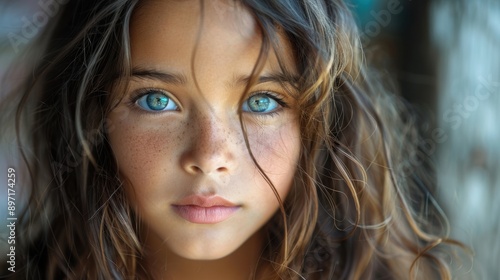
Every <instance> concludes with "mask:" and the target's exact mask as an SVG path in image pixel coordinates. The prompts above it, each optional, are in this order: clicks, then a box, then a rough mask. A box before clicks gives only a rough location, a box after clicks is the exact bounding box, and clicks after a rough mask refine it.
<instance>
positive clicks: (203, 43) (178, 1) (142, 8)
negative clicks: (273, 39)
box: [130, 0, 294, 72]
mask: <svg viewBox="0 0 500 280" xmlns="http://www.w3.org/2000/svg"><path fill="white" fill-rule="evenodd" d="M130 36H131V54H132V65H133V66H139V67H142V66H147V67H149V68H151V67H153V68H164V67H169V68H173V69H176V70H181V71H187V70H188V69H186V66H190V65H191V62H192V60H193V58H195V62H196V63H195V65H194V66H195V69H196V70H197V71H198V70H199V71H205V70H207V71H214V70H213V69H209V68H214V67H215V68H217V67H223V65H226V66H225V67H227V65H231V67H232V68H233V69H232V70H234V71H237V72H248V69H243V68H248V65H252V68H253V65H255V63H256V62H257V58H258V56H259V52H260V48H261V44H262V33H261V29H260V28H259V25H258V23H257V21H256V20H255V17H254V16H253V14H252V12H251V11H250V10H249V9H248V8H246V7H245V6H243V5H242V4H241V3H240V2H239V1H230V0H229V1H227V0H210V1H203V0H202V1H200V0H175V1H174V0H170V1H168V0H167V1H155V0H146V1H142V2H140V5H139V6H138V7H137V8H136V10H135V11H134V14H133V17H132V20H131V26H130ZM279 41H280V44H281V45H282V46H283V47H284V48H283V49H282V50H280V52H282V53H280V55H282V56H283V57H284V62H285V65H286V66H287V67H290V68H292V69H293V68H294V63H293V59H292V55H291V48H290V46H289V44H288V42H287V41H286V40H285V39H284V36H279ZM276 60H277V58H276V54H275V52H274V51H273V50H271V51H270V53H268V63H267V67H270V68H273V67H274V68H275V67H276V66H277V65H278V63H277V61H276ZM238 65H239V66H240V67H238ZM207 68H208V69H207ZM187 72H188V71H187Z"/></svg>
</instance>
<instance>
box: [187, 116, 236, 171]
mask: <svg viewBox="0 0 500 280" xmlns="http://www.w3.org/2000/svg"><path fill="white" fill-rule="evenodd" d="M226 119H227V118H226ZM238 123H239V122H238ZM232 126H234V124H231V121H230V120H223V119H222V118H220V117H216V116H215V115H214V114H213V113H212V114H211V115H210V116H202V115H200V114H197V115H196V116H193V117H192V118H191V119H190V123H189V124H188V125H187V128H188V129H187V130H188V131H187V133H188V134H189V135H190V140H186V141H187V142H188V143H186V144H188V145H187V148H186V149H185V150H184V151H183V153H182V154H181V158H180V164H181V167H182V169H183V170H185V171H186V172H187V173H189V174H193V175H196V174H206V175H208V174H224V173H230V172H231V171H232V170H234V169H235V168H236V164H237V162H236V158H235V151H236V150H235V146H237V144H236V142H237V135H238V134H239V133H238V130H236V129H234V128H233V127H232Z"/></svg>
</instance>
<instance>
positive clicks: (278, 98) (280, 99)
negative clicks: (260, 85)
mask: <svg viewBox="0 0 500 280" xmlns="http://www.w3.org/2000/svg"><path fill="white" fill-rule="evenodd" d="M257 95H264V96H266V97H269V98H271V99H273V100H274V101H276V103H278V105H279V106H281V107H280V108H277V109H276V110H274V111H272V112H269V113H261V114H259V113H254V114H252V115H255V116H257V117H260V118H267V117H273V116H275V115H276V114H279V113H280V112H281V110H282V109H283V108H289V106H288V104H287V103H286V102H285V100H284V98H283V97H281V96H280V95H279V94H278V93H275V92H272V91H266V90H263V91H257V92H254V93H252V94H251V95H250V96H248V97H247V98H246V99H245V100H244V102H247V101H248V100H249V99H250V98H252V97H254V96H257ZM242 113H250V112H244V111H242Z"/></svg>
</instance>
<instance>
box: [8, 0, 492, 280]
mask: <svg viewBox="0 0 500 280" xmlns="http://www.w3.org/2000/svg"><path fill="white" fill-rule="evenodd" d="M0 1H1V2H0V42H7V44H1V46H0V76H1V75H2V74H3V73H4V71H5V69H6V67H7V65H8V64H9V62H10V61H11V60H12V58H13V57H14V56H15V55H16V54H18V53H19V51H21V50H22V49H23V48H24V47H26V45H27V44H28V43H29V42H30V40H31V39H32V38H34V37H35V36H36V34H37V33H38V29H39V28H43V26H45V24H46V21H45V19H50V18H51V17H52V16H53V15H52V14H51V11H50V10H47V9H44V7H42V6H41V5H40V4H39V1H38V0H18V1H9V0H0ZM50 1H51V0H47V1H40V3H41V2H50ZM347 1H348V2H349V3H350V5H351V7H352V10H353V11H354V13H355V14H356V17H357V20H358V25H359V28H360V30H361V33H362V42H363V44H364V46H365V49H366V54H367V58H368V59H370V60H371V61H372V62H373V63H375V65H376V66H377V67H378V68H379V69H381V70H382V73H383V75H388V76H389V77H391V79H393V80H394V81H395V83H396V85H397V87H398V88H399V91H400V93H401V95H402V96H404V98H405V99H407V100H408V101H409V102H410V103H411V104H413V105H414V106H415V108H416V111H417V112H418V114H419V116H420V122H421V123H420V126H421V129H422V131H423V133H424V134H423V138H422V145H423V147H424V153H425V156H426V157H428V158H430V161H431V162H433V163H434V166H435V169H436V189H435V190H433V191H434V195H435V197H436V199H437V200H438V201H439V203H440V204H441V205H442V206H443V208H444V211H445V212H446V214H447V215H448V217H449V219H450V223H451V225H452V232H451V236H452V237H454V238H457V239H459V240H461V241H463V242H464V243H465V244H467V245H469V246H471V247H472V248H473V249H474V251H475V259H474V263H473V264H472V269H473V270H474V271H475V272H476V274H477V277H475V278H478V279H500V268H499V264H500V218H499V213H500V175H499V174H500V125H499V124H498V121H499V120H500V110H499V109H500V0H413V1H412V0H347ZM30 23H34V24H35V25H32V26H31V27H30V28H27V27H26V26H28V25H30ZM5 86H8V84H5V83H2V87H5ZM3 89H5V88H3ZM2 92H3V91H2ZM4 145H7V146H4V147H0V156H1V160H0V170H3V171H0V179H1V182H6V181H7V180H6V176H7V174H6V170H7V168H8V167H10V166H15V165H16V159H15V157H14V156H13V155H12V154H11V149H10V148H9V146H8V145H9V143H4ZM12 145H14V144H12ZM415 164H419V160H418V159H415ZM6 188H7V186H6V184H4V183H2V184H0V220H5V218H6V215H7V214H6V213H4V210H3V209H7V199H6V197H5V196H6V194H7V189H6ZM0 232H1V233H2V236H5V234H6V229H3V228H2V229H1V230H0ZM2 254H3V253H2ZM470 269H471V264H467V263H465V264H464V267H463V268H462V271H463V277H460V279H471V276H470V275H469V274H467V273H466V272H467V270H470Z"/></svg>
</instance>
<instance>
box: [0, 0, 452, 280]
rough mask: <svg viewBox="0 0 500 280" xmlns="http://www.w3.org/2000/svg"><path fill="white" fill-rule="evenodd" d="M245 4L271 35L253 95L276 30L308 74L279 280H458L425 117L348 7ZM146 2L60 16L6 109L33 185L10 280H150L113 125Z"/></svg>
mask: <svg viewBox="0 0 500 280" xmlns="http://www.w3.org/2000/svg"><path fill="white" fill-rule="evenodd" d="M201 2H203V0H201ZM242 2H243V5H244V6H245V7H247V8H248V9H250V10H251V11H252V12H253V14H254V16H255V18H256V19H257V21H258V23H259V25H260V28H261V31H262V34H263V43H262V47H261V53H260V56H259V60H258V62H257V64H256V65H255V68H254V71H253V77H254V78H253V79H251V80H250V83H249V85H248V86H247V89H248V88H250V85H251V83H252V81H255V79H256V77H257V76H258V73H259V70H260V69H261V68H262V66H263V65H264V62H265V60H266V55H265V54H267V53H268V50H269V49H270V48H272V49H274V50H275V51H276V52H277V54H278V57H279V55H280V52H279V50H280V46H279V41H278V37H279V36H278V34H284V35H285V36H286V38H287V39H288V41H289V42H290V44H291V46H292V48H293V51H294V56H295V60H296V63H297V66H298V69H299V73H300V78H299V82H298V83H297V85H296V87H297V91H298V92H300V94H299V95H298V96H297V104H298V108H299V111H300V127H301V145H302V146H301V156H300V159H299V162H298V168H297V174H296V178H295V181H294V186H293V188H292V192H291V193H290V195H289V196H288V197H287V198H286V200H285V201H283V202H282V203H281V207H280V210H281V211H278V212H277V213H276V215H275V216H274V217H273V218H272V220H271V221H270V222H269V223H268V225H267V229H268V243H267V245H266V248H265V249H266V250H265V253H266V254H265V255H263V256H262V258H263V259H265V260H266V261H269V262H271V263H272V264H273V267H274V270H275V272H276V274H277V275H278V276H279V277H280V278H281V279H337V278H338V279H378V278H384V279H406V278H419V279H420V278H425V279H438V278H440V279H451V272H450V268H449V267H448V263H449V252H450V250H449V247H448V246H447V245H446V244H455V243H456V242H455V241H452V240H449V239H447V234H448V232H447V230H448V229H447V224H446V223H447V222H446V218H445V217H444V216H443V215H442V214H441V212H440V210H439V208H438V206H437V205H436V204H435V203H434V201H433V200H432V198H431V196H430V191H429V190H428V185H429V183H430V182H431V180H429V179H428V177H429V176H428V175H426V170H421V168H419V166H416V165H412V164H408V159H409V158H410V157H412V156H414V155H418V151H419V150H418V145H417V143H418V138H417V137H418V134H417V133H416V130H415V127H414V121H413V119H412V118H411V116H410V115H408V114H407V113H406V112H407V108H406V106H404V103H402V102H401V101H399V100H398V99H397V98H395V97H394V96H392V95H391V94H389V93H387V89H386V87H384V86H383V85H382V83H381V82H380V79H379V77H378V76H377V75H376V74H375V72H373V71H372V70H370V69H369V68H368V67H367V66H366V65H365V63H364V61H363V52H362V47H361V45H360V43H359V34H358V30H357V28H356V25H355V22H354V20H353V16H352V15H351V12H350V11H349V9H348V7H347V6H346V4H345V3H344V2H343V1H342V0H308V1H300V0H293V1H291V0H273V1H256V0H245V1H242ZM140 4H141V2H140V1H138V0H135V1H130V0H114V1H101V0H86V1H70V2H69V3H67V4H65V5H64V6H61V7H60V8H61V11H60V12H59V14H58V16H57V18H55V19H54V21H53V22H52V23H51V24H50V25H49V26H48V27H47V28H46V31H45V32H44V33H43V35H42V36H40V39H39V41H37V42H39V43H38V47H39V48H40V49H42V50H43V55H41V56H40V55H39V54H38V55H37V59H36V67H35V69H34V71H33V73H30V75H26V80H25V82H24V83H23V84H21V85H19V87H16V91H15V92H16V93H19V92H21V93H22V94H14V93H12V94H10V95H9V96H8V98H7V99H6V100H10V101H12V102H16V104H17V110H16V111H15V112H14V115H15V119H16V122H15V123H16V133H17V139H18V144H19V146H20V147H21V154H22V156H23V158H24V160H25V162H26V163H27V170H28V172H29V174H30V178H31V188H30V189H31V197H30V200H29V204H28V205H29V206H28V207H27V210H26V212H25V213H24V214H23V216H22V220H21V221H22V222H21V224H20V225H19V226H20V227H21V228H22V230H21V231H19V235H18V239H19V242H18V243H19V244H20V245H19V246H18V250H20V251H19V253H18V255H17V256H18V260H17V262H18V263H19V264H23V267H22V269H19V271H18V272H16V273H15V274H12V275H10V276H11V277H13V278H26V279H28V278H29V279H36V278H43V279H62V278H64V279H129V278H130V279H131V278H142V277H144V278H146V277H148V273H147V271H144V269H143V268H142V267H141V259H142V257H143V251H142V246H141V242H140V238H139V236H138V234H137V233H138V232H139V229H138V227H139V223H138V221H137V219H136V217H135V215H134V213H133V211H132V210H131V207H130V205H129V203H128V202H127V199H126V196H125V193H124V191H123V180H121V179H120V176H119V172H118V170H117V165H116V162H115V159H114V156H113V154H112V152H111V149H110V146H109V143H108V141H107V135H108V134H109V133H112V131H113V124H112V123H110V122H109V121H108V120H107V119H106V116H107V115H108V113H109V112H110V111H111V110H112V109H113V104H111V100H112V99H111V98H110V95H111V92H113V91H116V90H117V89H116V87H114V81H115V80H116V79H117V77H119V76H127V75H129V74H130V70H131V69H130V49H129V40H130V38H129V24H130V18H131V15H132V13H133V11H134V8H135V7H136V5H140ZM202 6H203V5H202ZM4 101H5V100H4ZM5 104H6V103H5V102H4V104H3V105H2V106H3V107H6V105H5ZM12 117H14V116H12ZM2 118H7V114H4V116H2ZM242 128H243V129H244V126H242ZM247 145H248V141H247ZM248 148H249V149H250V151H251V147H248ZM261 174H262V175H263V176H264V177H266V175H265V173H264V172H262V171H261ZM268 182H269V184H270V187H271V188H272V189H273V190H274V191H275V193H276V190H275V189H274V187H273V185H272V182H270V181H269V180H268ZM277 199H278V200H279V201H281V198H279V197H277ZM424 204H425V205H426V207H425V209H424V208H422V207H420V206H421V205H424Z"/></svg>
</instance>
